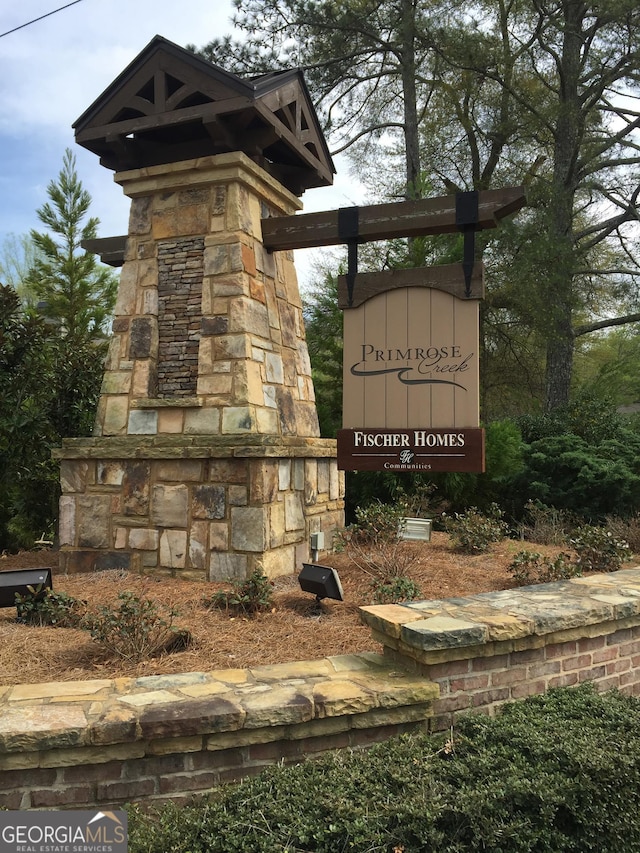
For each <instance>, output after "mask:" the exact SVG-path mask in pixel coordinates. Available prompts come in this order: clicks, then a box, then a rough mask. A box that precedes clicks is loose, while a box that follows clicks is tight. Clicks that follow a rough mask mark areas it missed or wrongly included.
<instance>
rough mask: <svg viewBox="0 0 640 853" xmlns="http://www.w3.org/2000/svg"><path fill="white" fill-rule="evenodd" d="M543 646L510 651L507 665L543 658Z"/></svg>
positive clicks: (533, 661) (532, 661) (534, 661)
mask: <svg viewBox="0 0 640 853" xmlns="http://www.w3.org/2000/svg"><path fill="white" fill-rule="evenodd" d="M545 651H546V649H545V648H541V649H523V651H521V652H512V653H511V655H510V661H509V666H517V665H518V664H521V663H536V662H537V661H543V660H544V659H545Z"/></svg>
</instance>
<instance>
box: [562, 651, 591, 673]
mask: <svg viewBox="0 0 640 853" xmlns="http://www.w3.org/2000/svg"><path fill="white" fill-rule="evenodd" d="M588 666H591V655H577V656H576V657H572V658H565V659H564V660H563V661H562V669H563V670H564V671H565V672H569V671H571V670H572V669H585V668H586V667H588Z"/></svg>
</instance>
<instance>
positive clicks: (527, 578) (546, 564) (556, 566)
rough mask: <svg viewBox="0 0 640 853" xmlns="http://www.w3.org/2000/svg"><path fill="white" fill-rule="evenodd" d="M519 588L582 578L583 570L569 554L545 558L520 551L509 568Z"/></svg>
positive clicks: (534, 552)
mask: <svg viewBox="0 0 640 853" xmlns="http://www.w3.org/2000/svg"><path fill="white" fill-rule="evenodd" d="M508 570H509V572H510V573H511V574H512V575H513V579H514V580H515V582H516V584H517V585H518V586H526V585H528V584H535V583H549V582H551V581H559V580H567V579H568V578H575V577H580V575H581V574H582V569H581V567H580V566H579V565H577V564H576V563H572V562H571V558H570V557H569V555H568V554H558V555H557V556H556V557H545V556H543V555H542V554H540V553H538V552H537V551H518V553H517V554H516V555H515V557H514V558H513V560H512V562H511V563H510V565H509V566H508Z"/></svg>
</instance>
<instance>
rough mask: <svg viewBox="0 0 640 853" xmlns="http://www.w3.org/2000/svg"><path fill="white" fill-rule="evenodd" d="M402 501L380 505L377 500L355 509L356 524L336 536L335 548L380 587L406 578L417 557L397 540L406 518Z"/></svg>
mask: <svg viewBox="0 0 640 853" xmlns="http://www.w3.org/2000/svg"><path fill="white" fill-rule="evenodd" d="M407 512H408V510H407V505H406V504H405V503H404V501H400V502H398V503H394V504H383V503H381V502H380V501H376V502H374V503H372V504H369V506H365V507H358V508H357V509H356V521H355V522H354V523H353V524H351V525H349V527H347V528H346V529H345V530H343V531H339V532H338V533H337V534H336V542H335V545H336V548H337V549H338V550H343V551H344V552H345V553H346V554H347V555H348V557H349V559H350V560H351V561H352V562H353V563H354V564H355V565H356V566H358V568H360V569H361V570H362V571H363V572H365V573H366V574H367V575H369V576H370V577H372V578H374V579H375V580H377V581H380V582H381V583H383V584H386V583H388V582H389V580H390V579H392V578H397V577H406V576H407V575H408V574H409V571H410V569H411V566H412V565H413V564H414V563H415V562H416V561H417V559H418V554H417V552H416V551H415V550H413V549H411V548H406V547H404V542H403V541H402V539H401V538H400V534H401V532H402V525H403V519H404V518H405V517H407Z"/></svg>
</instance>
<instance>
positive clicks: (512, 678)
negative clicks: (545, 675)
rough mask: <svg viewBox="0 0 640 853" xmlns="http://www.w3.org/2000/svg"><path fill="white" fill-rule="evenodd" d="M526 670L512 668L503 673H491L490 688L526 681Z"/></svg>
mask: <svg viewBox="0 0 640 853" xmlns="http://www.w3.org/2000/svg"><path fill="white" fill-rule="evenodd" d="M526 679H527V669H526V667H524V666H517V667H516V666H514V667H512V668H511V669H507V670H505V671H504V672H493V673H491V685H492V687H502V686H503V685H505V684H516V683H518V682H520V681H526Z"/></svg>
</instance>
